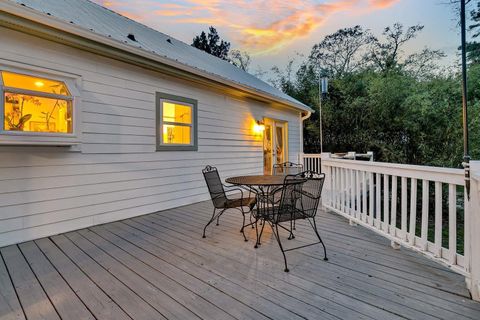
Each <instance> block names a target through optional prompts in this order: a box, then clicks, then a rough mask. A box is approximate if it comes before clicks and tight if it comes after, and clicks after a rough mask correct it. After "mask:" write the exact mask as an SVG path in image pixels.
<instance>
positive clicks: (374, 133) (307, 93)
mask: <svg viewBox="0 0 480 320" xmlns="http://www.w3.org/2000/svg"><path fill="white" fill-rule="evenodd" d="M350 29H354V28H350ZM421 29H422V27H421V26H413V27H410V28H403V26H401V25H400V24H396V25H394V26H393V27H388V28H386V29H385V31H384V36H385V38H382V39H380V40H378V39H376V38H375V42H371V43H369V44H368V45H367V46H366V47H365V46H364V45H361V46H360V49H359V51H357V52H356V53H355V54H354V56H355V58H354V59H353V61H356V62H359V61H360V60H361V59H362V54H363V53H364V52H366V53H367V54H368V55H367V57H371V53H372V52H371V50H373V49H375V50H378V51H376V52H375V53H376V54H377V55H376V57H377V60H372V61H371V62H369V63H360V64H358V65H356V66H355V67H353V68H345V69H342V68H341V67H340V68H339V69H337V68H332V70H342V71H340V72H338V71H335V74H336V76H335V77H334V78H331V79H330V85H329V96H328V99H326V100H323V102H322V118H323V142H324V148H323V149H324V150H325V151H327V152H347V151H352V150H354V151H358V152H366V151H373V152H374V153H375V159H377V160H378V161H386V162H398V163H408V164H421V165H433V166H448V167H461V163H462V154H463V153H462V122H461V118H462V110H461V108H460V107H459V106H460V105H461V86H460V85H459V84H460V74H459V73H457V72H455V71H453V72H445V71H444V70H443V69H441V68H440V67H438V66H437V64H436V62H437V60H438V59H439V58H441V57H442V56H443V53H442V52H441V51H438V50H431V49H427V48H426V49H423V50H421V51H419V52H415V53H413V54H410V55H406V54H405V53H404V52H403V48H404V47H405V46H407V45H408V41H410V40H411V39H413V38H414V37H415V36H416V35H417V34H418V32H420V30H421ZM343 30H345V29H343ZM357 31H358V28H357ZM336 34H337V36H338V35H339V34H342V32H337V33H336ZM326 38H328V39H330V40H331V39H334V38H335V37H333V36H332V35H331V36H327V37H326ZM322 42H323V41H322ZM322 42H321V43H322ZM330 43H331V42H330ZM333 43H334V44H335V46H333V47H337V48H338V47H340V46H341V45H343V44H342V41H340V42H333ZM337 45H338V46H337ZM370 46H375V48H371V47H370ZM318 48H319V45H317V46H316V47H314V48H312V52H318V50H317V49H318ZM367 49H368V50H367ZM380 50H382V51H380ZM350 56H351V55H350ZM343 57H345V56H343ZM314 58H315V56H313V59H312V56H311V57H308V58H307V59H306V60H305V61H303V62H301V63H295V62H294V61H290V62H289V63H288V64H287V65H286V67H285V68H278V67H276V68H274V70H273V75H274V78H273V79H272V80H270V81H271V82H272V83H273V84H274V85H275V86H276V87H277V88H279V89H281V90H282V91H283V92H285V93H287V94H289V95H291V96H292V97H294V98H296V99H298V100H299V101H301V102H303V103H305V104H307V105H309V106H311V107H313V108H314V109H316V112H315V113H313V114H312V116H311V117H310V118H309V119H308V120H307V121H306V122H305V128H304V150H305V152H307V153H318V152H319V151H320V148H319V134H318V132H319V118H318V107H319V100H318V90H319V89H318V76H319V73H318V65H317V64H316V62H315V59H314ZM332 61H333V62H335V64H333V65H334V66H340V65H341V64H338V63H339V61H340V59H337V60H336V61H334V60H332ZM343 61H345V60H343ZM350 61H352V60H350ZM347 65H348V63H347ZM350 66H352V64H350ZM452 70H453V69H452ZM468 79H469V81H470V84H471V85H470V86H469V94H468V96H469V105H470V106H471V108H470V112H471V114H472V117H471V118H470V124H469V126H470V128H471V129H472V130H471V134H472V136H471V149H472V151H471V154H472V156H473V157H480V89H479V88H478V86H477V85H474V84H476V83H479V82H480V64H478V65H471V66H470V68H469V76H468Z"/></svg>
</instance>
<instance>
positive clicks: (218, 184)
mask: <svg viewBox="0 0 480 320" xmlns="http://www.w3.org/2000/svg"><path fill="white" fill-rule="evenodd" d="M202 173H203V177H204V178H205V182H206V183H207V187H208V192H210V198H211V199H212V202H213V205H214V206H215V208H223V207H224V206H225V203H226V201H227V195H226V194H225V189H224V188H223V184H222V180H221V179H220V175H219V174H218V170H217V168H216V167H212V166H206V167H205V169H203V170H202Z"/></svg>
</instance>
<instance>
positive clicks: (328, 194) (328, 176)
mask: <svg viewBox="0 0 480 320" xmlns="http://www.w3.org/2000/svg"><path fill="white" fill-rule="evenodd" d="M331 157H332V154H331V153H327V152H324V153H322V154H321V155H320V166H321V169H322V171H321V172H322V173H324V174H325V181H324V183H323V192H322V202H323V203H328V204H330V203H331V201H332V178H334V177H332V170H331V168H330V167H328V166H326V165H325V161H324V160H328V159H330V158H331Z"/></svg>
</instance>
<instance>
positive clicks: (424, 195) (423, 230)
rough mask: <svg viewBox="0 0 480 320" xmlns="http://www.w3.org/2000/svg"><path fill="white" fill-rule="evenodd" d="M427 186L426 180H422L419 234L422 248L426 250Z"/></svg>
mask: <svg viewBox="0 0 480 320" xmlns="http://www.w3.org/2000/svg"><path fill="white" fill-rule="evenodd" d="M429 197H430V194H429V186H428V180H422V228H421V233H420V236H421V238H422V248H423V250H427V246H428V210H429V208H428V204H429Z"/></svg>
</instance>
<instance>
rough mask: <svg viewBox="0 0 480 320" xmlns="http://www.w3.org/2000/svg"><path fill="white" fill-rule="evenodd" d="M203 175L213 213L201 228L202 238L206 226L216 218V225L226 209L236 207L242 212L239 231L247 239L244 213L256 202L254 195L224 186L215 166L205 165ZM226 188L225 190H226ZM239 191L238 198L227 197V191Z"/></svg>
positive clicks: (251, 208) (250, 209)
mask: <svg viewBox="0 0 480 320" xmlns="http://www.w3.org/2000/svg"><path fill="white" fill-rule="evenodd" d="M202 173H203V177H204V178H205V182H206V183H207V187H208V191H209V193H210V198H211V199H212V203H213V214H212V218H211V219H210V221H208V223H207V224H206V225H205V227H204V228H203V238H205V237H206V236H205V231H206V230H207V227H208V226H209V225H210V224H211V223H212V222H213V221H215V220H217V226H218V225H219V222H220V216H221V215H222V214H223V213H224V212H225V211H226V210H228V209H237V210H239V211H240V212H241V213H242V216H243V224H242V228H241V229H240V232H241V233H242V234H243V238H244V239H245V241H248V239H247V237H246V236H245V232H244V229H245V215H246V214H248V213H250V212H251V211H252V210H253V207H255V204H256V202H257V200H256V198H255V197H250V196H249V197H244V196H243V190H242V189H240V188H235V187H230V186H226V185H224V184H223V183H222V180H221V179H220V175H219V174H218V170H217V168H216V167H212V166H206V167H205V169H203V170H202ZM226 189H227V190H226ZM232 192H236V193H240V195H241V197H240V198H229V197H228V196H227V193H232ZM245 208H248V211H245Z"/></svg>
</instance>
